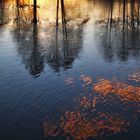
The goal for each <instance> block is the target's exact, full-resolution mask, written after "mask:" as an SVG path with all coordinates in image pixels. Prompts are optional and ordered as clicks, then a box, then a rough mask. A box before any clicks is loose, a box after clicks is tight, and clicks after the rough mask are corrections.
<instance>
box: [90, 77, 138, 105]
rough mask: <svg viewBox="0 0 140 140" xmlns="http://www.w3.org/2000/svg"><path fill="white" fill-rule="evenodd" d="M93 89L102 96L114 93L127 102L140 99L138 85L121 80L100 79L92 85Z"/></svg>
mask: <svg viewBox="0 0 140 140" xmlns="http://www.w3.org/2000/svg"><path fill="white" fill-rule="evenodd" d="M93 90H95V91H96V92H97V93H100V94H103V95H104V96H108V94H110V93H112V94H115V95H117V96H119V99H120V100H123V101H127V102H135V101H140V87H136V86H131V85H128V84H126V83H123V82H117V81H109V80H105V79H100V80H99V82H98V83H97V84H95V85H94V86H93Z"/></svg>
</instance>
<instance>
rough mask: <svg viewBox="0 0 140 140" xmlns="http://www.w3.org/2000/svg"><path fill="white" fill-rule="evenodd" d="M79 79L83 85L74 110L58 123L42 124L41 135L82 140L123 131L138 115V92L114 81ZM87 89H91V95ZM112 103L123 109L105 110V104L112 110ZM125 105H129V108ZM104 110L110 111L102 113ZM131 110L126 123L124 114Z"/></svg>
mask: <svg viewBox="0 0 140 140" xmlns="http://www.w3.org/2000/svg"><path fill="white" fill-rule="evenodd" d="M80 79H81V81H82V83H84V86H83V89H84V93H82V94H80V95H79V96H77V97H75V98H74V101H75V102H76V106H75V107H74V108H73V109H72V110H71V111H69V110H66V111H65V112H63V113H61V115H60V117H59V119H56V120H55V119H53V118H51V119H46V120H45V121H44V122H43V128H44V135H45V136H46V137H48V136H54V137H55V136H62V137H63V136H64V137H65V136H67V138H68V139H71V138H72V139H75V140H86V139H87V138H93V137H102V136H106V135H109V134H115V133H121V132H124V131H127V129H128V128H129V127H130V126H131V123H132V121H134V120H136V119H137V115H138V114H137V113H139V112H140V110H139V107H140V104H139V101H140V88H139V87H136V86H132V85H128V84H127V83H123V82H120V81H118V80H117V79H116V78H114V79H113V80H106V79H98V80H97V82H96V83H94V82H93V78H92V77H90V76H87V75H81V77H80ZM73 82H74V78H71V77H68V78H67V79H65V83H68V84H73ZM87 87H92V88H91V91H90V90H89V89H90V88H87ZM85 93H86V94H85ZM114 95H115V96H114ZM110 100H111V102H110ZM112 101H113V102H112ZM115 102H117V103H118V105H121V104H122V105H123V107H122V108H121V110H122V111H119V112H118V111H117V110H115V112H114V111H113V110H111V109H109V107H110V105H108V106H106V103H107V104H108V103H109V104H112V106H113V105H115V104H116V103H115ZM125 103H129V104H130V106H127V104H125ZM131 103H134V104H135V105H134V106H133V105H132V104H131ZM104 106H105V107H107V108H108V109H109V110H110V111H107V108H106V109H104ZM102 107H103V109H101V108H102ZM133 107H134V112H133V113H132V114H131V118H129V119H128V118H127V116H126V114H125V113H126V112H129V111H130V110H131V108H133ZM48 117H49V116H48Z"/></svg>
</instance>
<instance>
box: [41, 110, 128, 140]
mask: <svg viewBox="0 0 140 140" xmlns="http://www.w3.org/2000/svg"><path fill="white" fill-rule="evenodd" d="M88 115H89V114H82V113H81V112H80V110H78V111H73V112H70V111H66V112H65V114H64V116H62V117H61V118H60V120H59V124H57V123H55V122H50V123H49V122H48V121H47V120H46V121H44V123H43V127H44V133H45V135H46V136H57V135H63V136H66V135H69V136H70V137H72V138H73V139H75V140H85V139H87V138H89V137H95V136H102V135H104V133H105V132H108V133H119V132H122V131H126V128H127V127H128V125H129V123H126V121H125V119H124V118H123V117H121V116H119V115H118V114H115V115H114V114H108V113H102V112H98V113H97V114H95V115H94V117H93V118H91V119H90V118H88Z"/></svg>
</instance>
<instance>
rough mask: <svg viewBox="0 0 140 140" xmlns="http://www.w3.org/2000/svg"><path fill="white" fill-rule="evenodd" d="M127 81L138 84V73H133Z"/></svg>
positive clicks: (139, 73)
mask: <svg viewBox="0 0 140 140" xmlns="http://www.w3.org/2000/svg"><path fill="white" fill-rule="evenodd" d="M128 79H129V80H133V81H136V82H140V72H139V71H138V72H135V73H133V74H131V75H129V77H128Z"/></svg>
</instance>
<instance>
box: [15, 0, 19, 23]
mask: <svg viewBox="0 0 140 140" xmlns="http://www.w3.org/2000/svg"><path fill="white" fill-rule="evenodd" d="M16 7H17V20H18V21H19V19H20V14H19V0H16Z"/></svg>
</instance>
